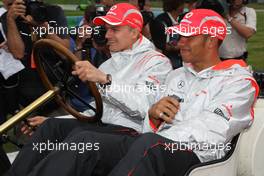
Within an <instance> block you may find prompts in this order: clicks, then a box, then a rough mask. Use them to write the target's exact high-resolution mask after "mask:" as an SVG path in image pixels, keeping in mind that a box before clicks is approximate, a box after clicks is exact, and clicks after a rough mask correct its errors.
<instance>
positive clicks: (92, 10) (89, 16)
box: [84, 5, 96, 22]
mask: <svg viewBox="0 0 264 176" xmlns="http://www.w3.org/2000/svg"><path fill="white" fill-rule="evenodd" d="M95 17H96V7H95V5H89V6H87V8H86V9H85V11H84V18H85V20H86V21H87V22H90V21H92V20H93V19H94V18H95Z"/></svg>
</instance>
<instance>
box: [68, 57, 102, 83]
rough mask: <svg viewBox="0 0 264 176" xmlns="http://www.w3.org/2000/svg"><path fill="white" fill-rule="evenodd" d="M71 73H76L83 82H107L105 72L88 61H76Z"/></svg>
mask: <svg viewBox="0 0 264 176" xmlns="http://www.w3.org/2000/svg"><path fill="white" fill-rule="evenodd" d="M72 74H73V75H77V76H78V77H79V78H80V79H81V80H82V81H83V82H85V81H92V82H98V83H100V84H105V83H107V78H106V74H105V73H104V72H102V71H101V70H99V69H97V68H96V67H94V66H93V65H92V64H90V63H89V62H88V61H78V62H76V63H75V65H74V71H72Z"/></svg>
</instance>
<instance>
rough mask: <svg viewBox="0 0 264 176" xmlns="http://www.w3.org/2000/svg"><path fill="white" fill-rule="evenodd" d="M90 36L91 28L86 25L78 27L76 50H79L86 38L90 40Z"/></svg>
mask: <svg viewBox="0 0 264 176" xmlns="http://www.w3.org/2000/svg"><path fill="white" fill-rule="evenodd" d="M91 34H92V27H90V26H89V25H87V24H85V25H83V26H80V27H79V29H78V35H77V38H76V46H77V48H81V47H82V45H83V43H84V42H85V40H86V39H88V38H91Z"/></svg>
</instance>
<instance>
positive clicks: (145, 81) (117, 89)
mask: <svg viewBox="0 0 264 176" xmlns="http://www.w3.org/2000/svg"><path fill="white" fill-rule="evenodd" d="M171 70H172V67H171V64H170V62H169V60H168V59H167V58H166V59H165V58H164V57H161V56H154V57H152V58H151V59H150V60H149V61H148V63H147V64H146V65H145V66H144V70H143V71H142V72H141V76H140V78H139V79H138V80H136V81H135V83H133V84H132V83H130V82H131V80H130V81H129V82H127V81H126V80H119V79H117V78H116V77H112V84H111V86H109V87H107V88H106V90H105V91H104V92H103V93H102V96H103V98H104V100H105V101H106V102H107V101H108V102H109V103H110V104H113V105H115V106H116V107H117V108H119V109H120V110H122V111H123V112H125V113H126V114H127V115H128V116H130V117H132V118H139V119H142V118H144V117H145V116H146V111H147V110H148V108H149V105H151V104H153V103H154V101H155V97H156V94H157V91H158V90H157V89H158V88H159V87H160V85H163V84H164V81H165V79H166V76H167V74H168V73H169V72H170V71H171ZM128 79H129V78H128Z"/></svg>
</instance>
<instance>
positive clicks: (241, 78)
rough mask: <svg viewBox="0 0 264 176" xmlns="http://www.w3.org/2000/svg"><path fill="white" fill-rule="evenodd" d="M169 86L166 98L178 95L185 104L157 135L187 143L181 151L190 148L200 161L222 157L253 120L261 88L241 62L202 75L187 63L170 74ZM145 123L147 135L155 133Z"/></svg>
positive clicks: (231, 62)
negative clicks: (237, 135) (255, 102)
mask: <svg viewBox="0 0 264 176" xmlns="http://www.w3.org/2000/svg"><path fill="white" fill-rule="evenodd" d="M166 85H167V89H166V92H165V94H163V96H164V95H165V96H168V95H177V96H178V97H179V98H181V99H182V101H183V102H181V103H180V109H179V111H178V113H177V114H176V116H175V120H174V122H173V124H165V123H163V124H161V126H160V127H159V129H158V131H157V134H160V135H161V136H164V137H166V138H169V139H171V140H173V141H178V142H177V145H178V146H180V144H185V145H183V146H181V147H182V148H180V147H179V149H183V147H186V146H188V147H190V148H189V149H193V150H194V152H195V153H196V154H197V156H198V157H199V159H200V160H201V162H205V161H211V160H214V159H219V158H221V157H223V156H224V155H225V153H226V151H227V150H228V149H230V143H229V144H228V142H230V140H231V139H232V138H233V137H234V136H235V135H236V134H238V133H240V132H241V131H242V130H243V129H244V128H247V127H249V126H250V124H251V122H252V120H253V118H254V112H253V104H254V101H255V99H256V96H257V94H258V85H257V83H256V82H255V80H254V78H252V74H251V73H250V72H249V69H248V67H247V66H246V64H245V63H244V62H243V61H242V60H227V61H224V62H221V63H219V64H217V65H216V66H213V67H211V68H208V69H205V70H203V71H201V72H199V73H197V72H195V71H194V70H193V69H192V67H191V65H190V64H189V65H188V64H185V65H184V67H182V68H179V69H177V70H174V71H173V72H171V73H170V74H169V75H168V78H167V80H166ZM144 124H145V127H144V132H147V131H152V130H153V129H151V125H150V123H149V120H148V118H146V120H145V123H144ZM179 142H180V143H179ZM186 144H188V145H186ZM190 144H195V145H190ZM177 145H176V146H177ZM224 146H225V147H226V148H225V149H224ZM174 147H175V146H174ZM209 148H210V149H209ZM185 149H186V148H185Z"/></svg>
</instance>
